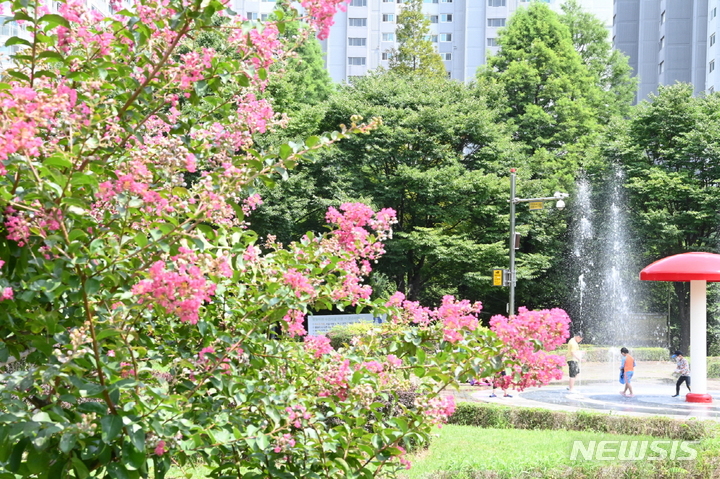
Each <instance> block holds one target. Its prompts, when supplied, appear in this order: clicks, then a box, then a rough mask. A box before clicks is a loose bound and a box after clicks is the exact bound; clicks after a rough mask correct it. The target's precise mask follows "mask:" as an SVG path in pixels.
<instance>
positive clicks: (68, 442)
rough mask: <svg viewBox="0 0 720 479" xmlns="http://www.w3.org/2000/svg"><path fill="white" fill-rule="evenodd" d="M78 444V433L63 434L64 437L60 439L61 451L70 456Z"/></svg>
mask: <svg viewBox="0 0 720 479" xmlns="http://www.w3.org/2000/svg"><path fill="white" fill-rule="evenodd" d="M76 442H77V433H75V432H70V431H67V432H65V433H63V435H62V437H61V438H60V450H61V451H62V452H63V453H65V454H68V453H69V452H70V451H72V449H73V447H75V443H76Z"/></svg>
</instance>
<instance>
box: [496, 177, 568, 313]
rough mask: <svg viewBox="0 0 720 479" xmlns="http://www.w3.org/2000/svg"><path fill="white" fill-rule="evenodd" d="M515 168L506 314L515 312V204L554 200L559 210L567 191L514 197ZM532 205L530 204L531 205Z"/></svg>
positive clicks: (512, 181)
mask: <svg viewBox="0 0 720 479" xmlns="http://www.w3.org/2000/svg"><path fill="white" fill-rule="evenodd" d="M515 171H517V170H516V169H515V168H512V169H511V170H510V271H509V276H510V277H509V278H508V283H509V286H510V301H509V303H508V315H512V314H515V248H516V247H517V239H516V238H515V205H516V204H518V203H529V202H540V203H544V202H545V201H555V202H556V203H555V207H556V208H557V209H559V210H562V209H563V208H565V201H563V198H567V197H568V196H569V195H568V194H567V193H561V192H559V191H556V192H555V194H554V195H553V196H548V197H545V198H516V197H515V176H516V175H515ZM531 206H532V205H531Z"/></svg>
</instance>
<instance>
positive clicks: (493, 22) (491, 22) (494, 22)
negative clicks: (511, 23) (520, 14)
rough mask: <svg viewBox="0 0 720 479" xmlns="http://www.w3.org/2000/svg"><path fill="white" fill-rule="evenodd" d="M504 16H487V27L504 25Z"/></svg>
mask: <svg viewBox="0 0 720 479" xmlns="http://www.w3.org/2000/svg"><path fill="white" fill-rule="evenodd" d="M504 26H505V19H504V18H488V27H504Z"/></svg>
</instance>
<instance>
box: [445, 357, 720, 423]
mask: <svg viewBox="0 0 720 479" xmlns="http://www.w3.org/2000/svg"><path fill="white" fill-rule="evenodd" d="M587 366H590V364H588V365H587ZM647 366H649V367H648V368H647V369H646V370H645V373H646V374H645V375H644V376H645V377H643V378H635V381H634V383H633V389H634V392H635V396H634V397H626V396H623V395H621V394H620V391H622V389H623V387H624V386H623V385H621V384H620V383H619V382H618V381H617V380H612V379H609V378H610V376H611V375H610V374H609V373H606V372H605V371H606V368H607V365H604V366H603V365H600V364H598V365H597V368H596V371H593V370H592V368H589V367H588V368H586V369H585V371H586V373H588V374H586V378H587V379H585V380H584V381H578V383H577V384H576V386H575V388H574V390H573V391H568V390H567V376H566V377H565V379H564V381H555V382H553V383H552V384H551V385H549V386H545V387H542V388H529V389H526V390H525V391H522V392H518V391H508V392H509V394H511V395H512V397H503V395H502V392H501V391H500V390H497V391H496V393H498V397H496V398H491V397H490V394H491V392H492V391H491V389H490V388H489V387H486V386H480V387H477V386H475V387H473V386H463V387H462V388H461V389H460V391H457V392H455V393H454V395H455V397H456V399H457V400H458V401H470V402H487V403H494V404H502V405H506V406H516V407H539V408H544V409H552V410H564V411H578V410H586V411H588V410H590V411H592V410H595V411H598V412H602V411H607V412H613V413H615V414H624V415H633V416H670V417H676V418H678V419H689V418H697V419H714V420H720V381H718V380H708V388H709V391H708V393H709V394H710V395H711V396H713V399H714V402H713V403H710V404H698V403H688V402H685V394H687V392H688V391H687V388H686V387H685V385H683V386H682V387H681V390H680V396H678V397H672V395H673V394H675V381H674V380H673V379H672V378H671V377H669V375H668V374H667V371H668V363H666V362H657V363H655V364H650V363H648V364H647ZM650 366H655V367H650ZM671 367H672V364H671ZM591 372H592V373H594V374H590V373H591ZM612 376H614V374H612Z"/></svg>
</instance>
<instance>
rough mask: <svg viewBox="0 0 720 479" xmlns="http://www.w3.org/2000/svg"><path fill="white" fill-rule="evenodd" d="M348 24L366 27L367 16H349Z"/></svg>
mask: <svg viewBox="0 0 720 479" xmlns="http://www.w3.org/2000/svg"><path fill="white" fill-rule="evenodd" d="M348 25H349V26H351V27H366V26H367V18H349V19H348Z"/></svg>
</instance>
